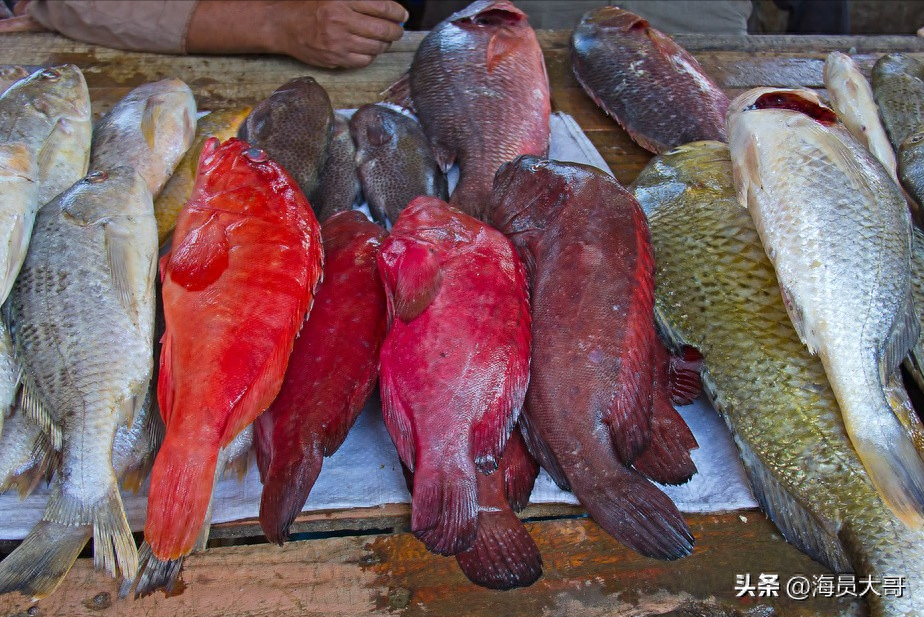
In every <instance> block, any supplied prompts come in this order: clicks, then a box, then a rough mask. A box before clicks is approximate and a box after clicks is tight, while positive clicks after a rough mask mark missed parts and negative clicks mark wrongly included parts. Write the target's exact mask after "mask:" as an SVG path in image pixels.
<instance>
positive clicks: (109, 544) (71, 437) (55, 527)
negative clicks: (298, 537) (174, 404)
mask: <svg viewBox="0 0 924 617" xmlns="http://www.w3.org/2000/svg"><path fill="white" fill-rule="evenodd" d="M156 264H157V223H156V222H155V220H154V206H153V204H152V202H151V194H150V192H149V191H148V189H147V186H146V185H145V182H144V179H143V178H142V177H141V176H139V175H138V174H137V173H136V172H135V170H134V169H132V168H130V167H117V168H114V169H112V170H110V171H109V172H92V173H91V174H90V175H88V176H87V177H86V178H85V179H84V180H82V181H80V182H77V183H76V184H74V185H73V186H72V187H71V188H70V189H68V190H67V191H65V192H64V193H62V194H61V195H60V196H59V197H58V198H57V199H55V200H54V201H53V202H51V203H49V204H47V205H45V206H44V207H43V208H42V210H41V211H40V212H39V215H38V217H37V219H36V226H35V236H34V237H33V239H32V244H31V246H30V247H29V254H28V256H27V257H26V261H25V263H24V264H23V267H22V271H21V272H20V275H19V278H18V279H17V280H16V285H15V287H14V289H13V293H12V294H11V296H10V298H11V299H10V305H11V306H10V317H11V327H10V331H11V333H12V335H13V341H14V344H15V350H16V357H17V359H18V360H19V362H20V365H21V366H22V372H23V378H22V379H23V386H22V395H21V401H20V405H21V407H22V408H23V409H24V410H25V411H26V412H27V413H29V414H30V415H32V416H33V417H36V418H38V419H39V424H40V425H41V426H42V428H43V429H44V430H46V431H48V433H49V435H50V436H51V441H52V444H53V445H54V446H55V448H56V449H60V451H61V462H60V464H59V467H58V470H57V473H56V475H55V479H54V482H53V483H52V488H51V494H50V495H49V497H48V504H47V506H46V508H45V513H44V514H43V515H42V520H41V521H40V522H39V523H37V524H36V526H35V527H34V528H33V529H32V531H30V532H29V535H27V536H26V538H25V540H23V542H22V544H20V545H19V546H18V547H17V548H16V550H14V551H13V552H12V553H11V554H10V555H9V557H7V558H6V559H5V560H4V561H3V562H0V593H6V592H11V591H20V592H22V593H24V594H28V595H31V596H32V597H35V598H40V597H43V596H45V595H47V594H49V593H51V592H52V591H54V589H55V588H56V587H57V585H58V584H59V583H60V582H61V580H62V579H63V577H64V576H65V575H66V574H67V572H68V570H70V568H71V566H72V565H73V563H74V560H75V559H76V558H77V555H78V554H79V553H80V551H81V550H82V549H83V547H84V544H86V542H87V540H88V539H89V538H90V536H93V538H94V543H93V546H94V556H95V561H96V565H97V566H98V567H99V566H102V567H105V569H106V571H107V572H108V573H109V574H111V575H115V574H116V573H117V572H120V573H121V574H122V575H123V576H131V575H132V573H134V572H135V570H136V568H137V551H136V548H135V542H134V539H133V538H132V532H131V529H130V528H129V526H128V521H126V519H125V512H124V509H123V507H122V498H121V496H120V495H119V486H118V479H117V477H116V474H115V472H114V470H113V466H112V444H113V439H114V437H115V433H116V429H117V428H118V427H119V426H121V425H125V424H129V423H131V422H132V419H133V417H134V415H135V414H136V413H137V412H138V409H139V407H140V406H141V404H142V402H143V401H144V398H145V391H146V390H147V388H148V384H149V383H150V380H151V372H152V370H153V365H152V363H153V357H152V354H151V349H152V344H153V327H154V279H155V274H156Z"/></svg>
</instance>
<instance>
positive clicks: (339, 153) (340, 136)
mask: <svg viewBox="0 0 924 617" xmlns="http://www.w3.org/2000/svg"><path fill="white" fill-rule="evenodd" d="M361 192H362V188H361V186H360V184H359V176H358V175H357V174H356V146H355V144H354V143H353V138H352V137H351V136H350V121H349V120H348V119H347V118H346V117H344V116H343V115H342V114H339V113H335V114H334V128H333V131H332V132H331V137H330V145H329V146H328V147H327V160H326V161H325V162H324V168H323V169H322V170H321V177H320V178H319V179H318V185H317V186H316V187H315V189H314V192H313V193H312V194H311V195H309V196H308V201H309V202H311V207H312V208H314V211H315V212H316V213H317V216H318V222H319V223H323V222H324V221H326V220H327V219H329V218H330V217H332V216H333V215H335V214H337V213H338V212H344V211H346V210H352V209H353V206H355V205H356V203H357V202H358V201H359V197H360V194H361Z"/></svg>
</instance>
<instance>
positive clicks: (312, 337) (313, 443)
mask: <svg viewBox="0 0 924 617" xmlns="http://www.w3.org/2000/svg"><path fill="white" fill-rule="evenodd" d="M321 236H322V237H323V238H324V281H323V282H322V283H320V284H319V285H318V289H317V292H316V295H315V302H314V306H313V307H312V309H311V313H310V315H309V318H308V319H307V320H306V322H305V325H304V326H302V330H301V333H300V334H299V336H298V338H297V339H296V340H295V346H294V348H293V349H292V355H291V356H290V357H289V365H288V368H287V369H286V375H285V378H284V380H283V383H282V388H281V389H280V391H279V396H277V397H276V399H275V400H274V401H273V403H272V405H270V407H269V409H267V410H266V411H265V412H264V413H263V414H261V415H260V417H259V418H257V419H256V421H255V422H254V443H255V445H256V451H257V464H258V465H259V467H260V478H261V480H262V482H263V496H262V499H261V502H260V524H261V526H262V527H263V530H264V533H265V534H266V537H267V539H268V540H270V541H271V542H275V543H277V544H282V543H283V541H284V540H285V538H286V536H287V535H288V530H289V525H290V524H291V522H292V520H294V519H295V517H296V516H297V515H298V513H299V512H301V510H302V507H303V506H304V505H305V500H306V499H307V498H308V494H309V492H310V491H311V488H312V487H313V486H314V482H315V480H316V479H317V476H318V473H319V472H320V471H321V463H322V459H323V457H326V456H330V455H332V454H333V453H334V452H336V451H337V449H338V448H339V447H340V445H341V444H342V443H343V440H344V439H346V436H347V432H348V431H349V430H350V427H352V426H353V424H354V423H355V422H356V418H357V417H359V413H360V412H361V411H362V408H363V405H364V404H365V402H366V399H368V398H369V395H370V394H371V392H372V389H373V388H374V387H375V383H376V380H377V379H378V364H379V350H380V349H381V346H382V341H383V339H384V338H385V330H386V321H385V319H386V306H385V290H384V289H383V288H382V283H381V281H380V280H379V275H378V270H377V266H376V258H377V257H378V252H379V248H380V247H381V245H382V242H383V241H384V239H385V237H386V236H387V233H386V232H385V230H384V229H382V228H381V227H379V226H378V225H376V224H375V223H372V222H371V221H369V219H367V218H366V215H365V214H363V213H362V212H358V211H350V212H340V213H337V214H335V215H334V216H332V217H331V218H329V219H327V220H326V221H325V222H324V223H323V225H322V226H321Z"/></svg>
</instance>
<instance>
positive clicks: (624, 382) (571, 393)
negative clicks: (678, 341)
mask: <svg viewBox="0 0 924 617" xmlns="http://www.w3.org/2000/svg"><path fill="white" fill-rule="evenodd" d="M492 212H493V218H494V223H495V226H496V227H497V228H498V229H500V230H501V231H503V232H504V233H506V234H507V235H508V236H509V237H510V238H511V240H513V242H514V244H515V245H516V246H517V248H518V250H519V251H520V254H521V256H522V257H523V260H524V262H525V263H526V265H527V271H528V273H529V278H530V283H531V294H532V309H533V311H532V316H533V326H532V332H533V347H532V349H533V352H532V365H531V373H530V387H529V392H528V393H527V397H526V407H525V409H524V413H523V419H524V421H525V424H526V426H525V429H526V430H525V436H526V437H527V443H528V444H529V447H530V451H531V452H532V453H533V454H534V455H535V456H536V458H537V459H538V460H539V463H540V464H541V465H542V466H543V467H545V468H546V469H547V470H548V471H549V473H550V474H552V476H553V477H554V478H555V479H556V481H557V482H558V483H559V485H561V486H564V487H570V488H571V490H573V491H574V494H575V495H576V496H577V498H578V499H579V500H580V502H581V503H582V504H583V505H584V507H586V508H587V511H588V513H589V514H590V515H591V516H592V517H593V518H594V520H596V521H597V522H598V523H599V524H600V526H601V527H603V528H604V529H605V530H606V531H607V533H609V534H610V535H612V536H613V537H615V538H616V539H617V540H619V541H621V542H622V543H623V544H626V545H627V546H629V547H631V548H633V549H634V550H636V551H638V552H640V553H642V554H643V555H647V556H650V557H658V558H661V559H675V558H677V557H682V556H684V555H687V554H689V553H690V551H691V550H692V548H693V537H692V535H691V534H690V531H689V529H688V528H687V525H686V523H685V522H684V520H683V517H682V516H681V515H680V512H679V511H678V510H677V508H676V506H674V504H673V503H672V502H671V500H670V499H669V498H668V497H667V496H666V495H665V494H664V493H662V492H661V491H660V490H658V489H657V488H656V487H655V486H654V485H653V484H652V483H651V482H649V481H648V480H647V479H646V478H645V477H644V476H643V475H642V474H641V473H639V472H638V471H636V470H633V469H631V468H630V467H629V465H631V464H632V463H633V462H634V461H635V459H636V457H637V456H638V455H639V454H640V453H641V452H642V451H643V450H644V449H645V448H646V447H648V446H649V444H650V440H651V410H652V401H653V395H654V390H655V388H654V387H653V384H654V382H655V377H656V376H657V374H656V373H657V371H655V364H656V363H655V360H654V359H655V357H656V353H657V349H658V345H659V341H658V338H657V336H656V334H655V329H654V258H653V255H652V249H651V243H650V239H649V233H648V225H647V222H646V221H645V215H644V214H643V213H642V210H641V208H640V207H639V205H638V202H637V201H636V200H635V198H634V197H632V195H631V193H629V192H627V191H626V190H625V189H624V188H622V187H621V186H620V185H619V184H618V183H617V182H616V181H615V180H613V179H612V178H610V177H609V176H607V175H605V174H604V173H603V172H600V171H598V170H596V169H594V168H592V167H587V166H583V165H576V164H565V163H555V162H552V161H546V160H542V159H538V158H536V157H531V156H525V157H520V158H518V159H517V160H516V161H513V162H511V163H509V164H507V165H504V166H503V167H502V168H501V170H500V171H499V172H498V175H497V180H496V182H495V189H494V202H493V204H492ZM659 383H660V380H659ZM660 387H662V388H663V387H664V386H663V385H662V386H660Z"/></svg>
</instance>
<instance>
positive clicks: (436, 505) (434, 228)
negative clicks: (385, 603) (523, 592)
mask: <svg viewBox="0 0 924 617" xmlns="http://www.w3.org/2000/svg"><path fill="white" fill-rule="evenodd" d="M379 274H380V275H381V278H382V282H383V283H384V285H385V293H386V297H387V298H388V315H389V322H390V329H389V331H388V334H387V335H386V337H385V343H384V344H383V346H382V354H381V359H380V362H379V379H380V386H381V390H382V407H383V412H384V417H385V424H386V426H387V427H388V432H389V433H390V434H391V438H392V440H394V442H395V446H396V447H397V449H398V455H399V456H400V457H401V460H402V461H403V462H404V464H405V465H407V467H408V468H409V469H410V470H411V471H413V472H414V473H415V482H414V492H413V498H412V509H411V530H412V531H413V532H414V533H415V534H416V535H417V537H418V538H420V539H421V540H422V541H423V542H424V544H426V546H427V548H428V549H429V550H431V551H433V552H436V553H439V554H443V555H454V554H456V553H459V552H461V551H464V550H466V549H468V548H471V546H472V544H473V543H474V542H475V536H476V531H477V527H478V495H477V492H478V491H477V489H478V482H477V474H478V473H479V470H480V472H482V473H489V472H492V471H494V470H495V469H496V467H497V460H498V458H499V457H500V455H501V452H503V449H504V446H505V444H506V443H507V439H508V437H509V436H510V432H511V430H512V428H513V426H514V424H515V422H516V419H517V415H518V414H519V411H520V408H521V407H522V404H523V397H524V396H525V393H526V386H527V382H528V379H529V340H530V329H529V328H530V327H529V323H530V319H529V297H528V292H527V289H526V274H525V272H524V270H523V265H522V263H521V262H520V260H519V258H518V257H517V255H516V251H515V250H514V248H513V245H512V244H511V243H510V241H509V240H507V238H505V237H504V236H503V235H502V234H501V233H500V232H498V231H496V230H494V229H492V228H490V227H488V226H487V225H485V224H483V223H480V222H479V221H477V220H475V219H473V218H472V217H470V216H468V215H466V214H463V213H462V212H459V211H458V210H456V209H454V208H450V207H449V206H448V205H447V204H446V203H445V202H443V201H441V200H439V199H436V198H433V197H418V198H416V199H415V200H414V201H412V202H411V203H410V205H409V206H408V207H407V208H406V209H405V210H404V211H403V212H402V213H401V215H400V216H399V217H398V221H397V223H396V224H395V226H394V227H393V228H392V232H391V236H390V237H389V238H388V239H387V240H386V241H385V243H384V244H383V245H382V250H381V252H380V253H379Z"/></svg>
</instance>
